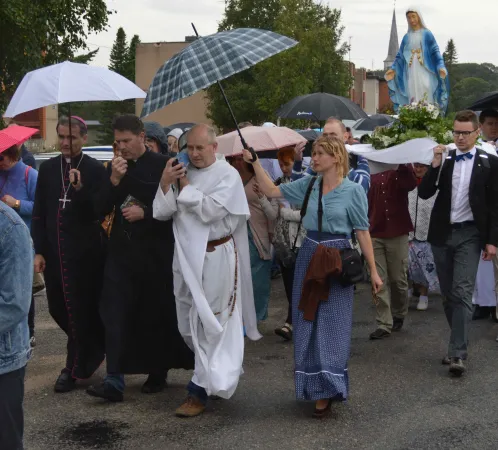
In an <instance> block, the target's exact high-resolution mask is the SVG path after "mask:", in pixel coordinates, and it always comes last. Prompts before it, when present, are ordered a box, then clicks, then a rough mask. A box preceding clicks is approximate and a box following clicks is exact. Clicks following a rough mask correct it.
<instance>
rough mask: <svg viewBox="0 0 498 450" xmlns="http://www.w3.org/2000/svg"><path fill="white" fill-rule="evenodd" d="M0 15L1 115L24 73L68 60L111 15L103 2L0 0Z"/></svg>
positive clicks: (101, 27)
mask: <svg viewBox="0 0 498 450" xmlns="http://www.w3.org/2000/svg"><path fill="white" fill-rule="evenodd" d="M0 11H1V13H0V111H3V110H5V108H6V106H7V104H8V101H9V99H10V97H11V96H12V95H13V93H14V92H15V90H16V88H17V86H18V84H19V83H20V81H21V79H22V77H23V76H24V75H25V74H26V72H29V71H31V70H34V69H37V68H39V67H42V66H44V65H50V64H55V63H58V62H62V61H64V60H71V59H72V58H73V56H74V54H75V53H76V52H77V51H78V50H81V49H86V48H87V45H86V39H87V36H88V34H90V33H96V32H100V31H103V30H105V29H106V27H107V23H108V16H109V14H110V13H111V11H109V10H108V8H107V6H106V2H105V0H70V1H69V0H66V1H61V0H37V1H32V0H0Z"/></svg>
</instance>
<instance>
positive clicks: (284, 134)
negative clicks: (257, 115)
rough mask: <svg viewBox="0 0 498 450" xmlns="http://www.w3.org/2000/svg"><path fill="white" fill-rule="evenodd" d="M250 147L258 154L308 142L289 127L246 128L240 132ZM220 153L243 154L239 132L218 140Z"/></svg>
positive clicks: (227, 154) (226, 154)
mask: <svg viewBox="0 0 498 450" xmlns="http://www.w3.org/2000/svg"><path fill="white" fill-rule="evenodd" d="M240 131H241V133H242V136H243V137H244V139H245V140H246V141H247V144H248V145H249V147H252V148H253V149H254V150H255V151H257V152H264V151H265V150H266V151H268V150H278V149H280V148H284V147H289V146H291V145H296V144H299V143H301V142H307V141H306V139H305V138H303V137H302V136H301V135H300V134H299V133H297V132H296V131H294V130H291V129H290V128H287V127H246V128H242V130H240ZM217 141H218V153H221V154H223V155H225V156H236V155H241V154H242V149H243V146H242V142H241V140H240V137H239V133H238V131H232V132H231V133H228V134H224V135H223V136H219V137H218V138H217Z"/></svg>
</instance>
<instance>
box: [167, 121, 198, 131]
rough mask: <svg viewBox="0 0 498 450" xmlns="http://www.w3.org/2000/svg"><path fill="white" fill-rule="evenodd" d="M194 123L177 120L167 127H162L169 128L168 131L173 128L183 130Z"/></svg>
mask: <svg viewBox="0 0 498 450" xmlns="http://www.w3.org/2000/svg"><path fill="white" fill-rule="evenodd" d="M194 125H195V123H193V122H178V123H174V124H173V125H168V126H167V127H164V128H165V129H166V128H169V131H171V130H174V129H175V128H180V129H181V130H183V131H185V130H187V129H188V130H189V129H190V128H192V127H193V126H194ZM169 131H168V133H169Z"/></svg>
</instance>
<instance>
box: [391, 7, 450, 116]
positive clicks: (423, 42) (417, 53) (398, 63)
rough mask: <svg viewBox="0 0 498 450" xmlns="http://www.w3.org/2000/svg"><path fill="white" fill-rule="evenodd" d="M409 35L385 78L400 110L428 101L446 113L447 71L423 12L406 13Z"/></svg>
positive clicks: (411, 11) (392, 98)
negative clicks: (421, 101)
mask: <svg viewBox="0 0 498 450" xmlns="http://www.w3.org/2000/svg"><path fill="white" fill-rule="evenodd" d="M406 19H407V21H408V33H407V34H405V36H404V37H403V40H402V41H401V47H400V49H399V52H398V54H397V55H396V59H395V60H394V63H393V65H392V67H391V69H390V70H389V71H387V73H386V75H385V77H386V80H387V81H388V86H389V95H390V97H391V100H392V102H393V104H394V108H395V110H396V111H397V110H398V108H399V107H400V106H403V105H407V104H409V103H412V102H419V101H420V100H422V99H424V98H425V99H426V100H427V101H428V102H429V103H434V104H437V105H438V106H439V108H440V109H441V110H442V111H443V112H446V108H447V107H448V96H449V80H448V71H447V70H446V67H445V65H444V60H443V58H442V56H441V53H440V51H439V47H438V45H437V42H436V39H435V38H434V35H433V34H432V33H431V32H430V31H429V30H428V29H427V27H426V26H425V23H424V19H423V18H422V14H421V13H420V10H418V9H417V8H409V9H408V10H407V12H406Z"/></svg>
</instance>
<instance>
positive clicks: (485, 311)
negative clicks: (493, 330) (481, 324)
mask: <svg viewBox="0 0 498 450" xmlns="http://www.w3.org/2000/svg"><path fill="white" fill-rule="evenodd" d="M492 310H493V308H492V307H490V306H479V305H474V313H473V314H472V320H484V319H489V317H491V314H492Z"/></svg>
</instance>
